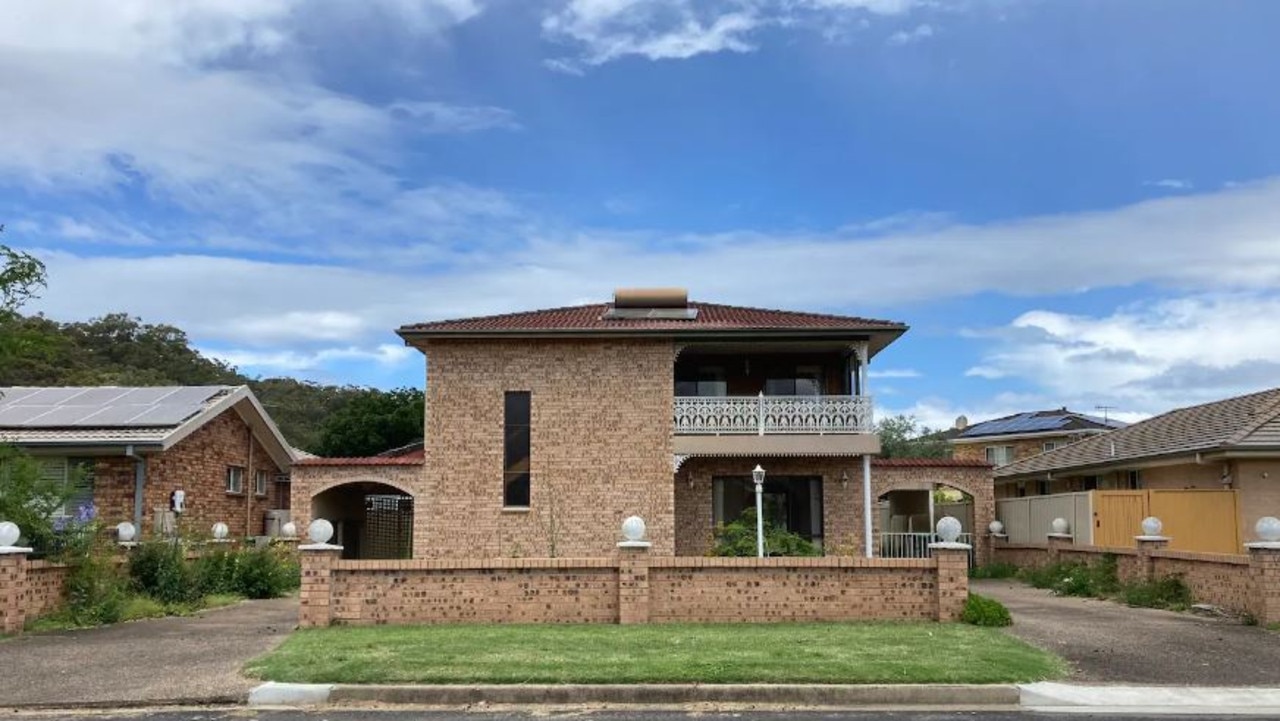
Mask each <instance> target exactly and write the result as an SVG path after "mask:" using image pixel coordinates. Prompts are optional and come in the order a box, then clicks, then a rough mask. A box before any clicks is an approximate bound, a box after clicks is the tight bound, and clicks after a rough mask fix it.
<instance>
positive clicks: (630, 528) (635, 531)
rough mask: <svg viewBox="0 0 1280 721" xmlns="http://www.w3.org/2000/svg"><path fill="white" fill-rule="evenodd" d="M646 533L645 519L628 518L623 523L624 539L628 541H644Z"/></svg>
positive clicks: (637, 517)
mask: <svg viewBox="0 0 1280 721" xmlns="http://www.w3.org/2000/svg"><path fill="white" fill-rule="evenodd" d="M644 532H645V525H644V519H643V518H641V517H639V516H628V517H627V519H626V520H624V521H623V522H622V537H623V538H625V539H626V540H628V541H643V540H644Z"/></svg>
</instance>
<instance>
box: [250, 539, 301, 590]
mask: <svg viewBox="0 0 1280 721" xmlns="http://www.w3.org/2000/svg"><path fill="white" fill-rule="evenodd" d="M235 579H236V582H235V593H238V594H239V595H241V596H244V597H246V598H275V597H277V596H282V595H284V594H285V593H286V592H288V591H289V590H290V589H291V588H295V587H296V585H293V578H292V577H291V572H290V569H288V568H287V567H286V564H285V563H284V562H283V560H282V559H281V558H280V556H279V555H278V554H276V553H275V552H274V551H272V550H271V549H270V548H255V549H252V550H247V551H242V552H241V553H240V557H239V558H238V559H237V561H236V573H235Z"/></svg>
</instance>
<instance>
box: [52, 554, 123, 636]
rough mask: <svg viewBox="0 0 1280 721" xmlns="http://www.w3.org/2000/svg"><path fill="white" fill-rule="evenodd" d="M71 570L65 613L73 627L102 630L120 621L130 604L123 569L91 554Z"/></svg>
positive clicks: (105, 558) (72, 564) (99, 555)
mask: <svg viewBox="0 0 1280 721" xmlns="http://www.w3.org/2000/svg"><path fill="white" fill-rule="evenodd" d="M70 566H71V570H70V572H69V573H68V574H67V581H66V592H67V605H66V606H65V608H64V611H63V615H64V616H65V619H66V620H67V621H68V622H69V624H70V625H72V626H100V625H103V624H107V623H115V622H117V621H119V620H120V619H121V617H122V615H123V613H124V606H125V601H126V593H125V591H126V584H125V580H124V577H123V574H121V572H120V568H119V566H117V565H116V563H115V562H114V561H113V560H111V559H110V558H108V557H106V556H105V555H104V554H97V553H87V554H85V555H83V556H81V557H80V558H77V559H75V560H74V561H73V562H72V563H71V564H70Z"/></svg>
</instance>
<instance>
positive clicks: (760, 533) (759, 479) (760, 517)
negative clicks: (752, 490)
mask: <svg viewBox="0 0 1280 721" xmlns="http://www.w3.org/2000/svg"><path fill="white" fill-rule="evenodd" d="M751 480H752V481H754V482H755V484H756V557H757V558H764V469H763V468H761V467H760V464H759V463H757V464H756V467H755V469H754V470H752V471H751Z"/></svg>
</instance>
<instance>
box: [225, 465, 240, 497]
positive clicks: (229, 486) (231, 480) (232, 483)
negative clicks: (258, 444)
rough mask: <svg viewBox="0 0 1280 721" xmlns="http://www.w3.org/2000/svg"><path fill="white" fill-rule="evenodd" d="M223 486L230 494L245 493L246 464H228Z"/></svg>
mask: <svg viewBox="0 0 1280 721" xmlns="http://www.w3.org/2000/svg"><path fill="white" fill-rule="evenodd" d="M223 488H224V490H225V491H226V493H227V495H228V496H243V495H244V466H227V473H226V477H225V478H224V483H223Z"/></svg>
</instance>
